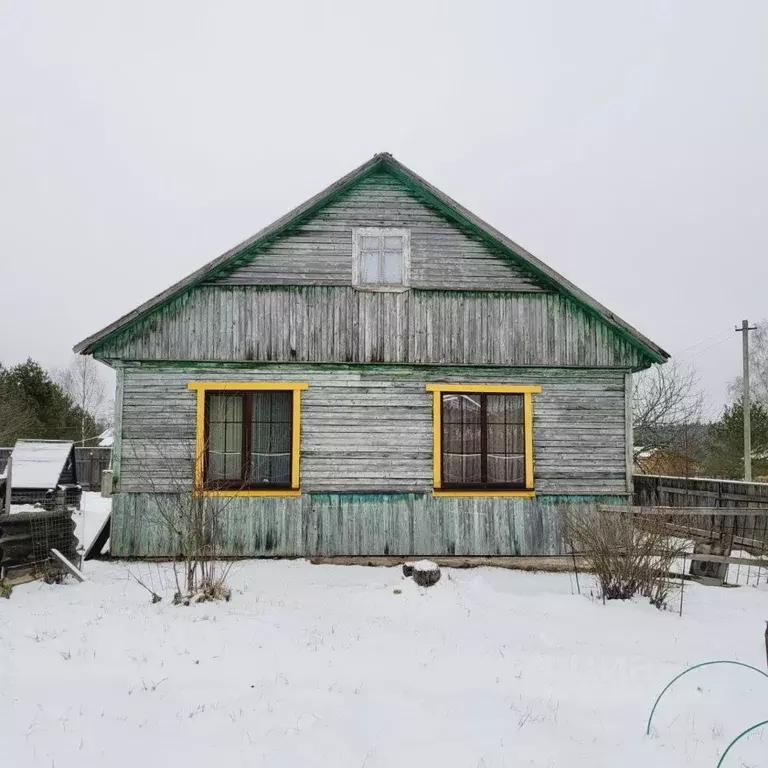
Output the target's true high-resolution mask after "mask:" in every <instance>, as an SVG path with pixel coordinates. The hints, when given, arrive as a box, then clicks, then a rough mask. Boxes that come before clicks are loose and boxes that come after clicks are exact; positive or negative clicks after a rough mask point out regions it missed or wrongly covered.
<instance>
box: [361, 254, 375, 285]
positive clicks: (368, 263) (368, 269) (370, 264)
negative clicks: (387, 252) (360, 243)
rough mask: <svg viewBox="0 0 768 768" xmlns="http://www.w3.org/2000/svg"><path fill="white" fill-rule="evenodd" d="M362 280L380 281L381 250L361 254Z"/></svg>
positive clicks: (365, 281) (364, 281) (369, 281)
mask: <svg viewBox="0 0 768 768" xmlns="http://www.w3.org/2000/svg"><path fill="white" fill-rule="evenodd" d="M360 282H361V283H378V282H380V277H379V252H378V251H376V253H367V252H365V251H363V253H362V254H360Z"/></svg>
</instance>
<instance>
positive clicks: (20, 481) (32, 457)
mask: <svg viewBox="0 0 768 768" xmlns="http://www.w3.org/2000/svg"><path fill="white" fill-rule="evenodd" d="M74 449H75V444H74V443H71V442H69V441H67V440H17V441H16V445H14V446H13V452H12V453H11V460H12V464H11V484H12V485H13V487H14V488H30V489H35V490H49V489H51V488H55V487H56V486H57V485H58V484H59V480H60V479H61V475H62V473H63V472H64V469H65V468H66V466H67V461H69V460H70V459H72V461H73V462H74V453H73V452H74Z"/></svg>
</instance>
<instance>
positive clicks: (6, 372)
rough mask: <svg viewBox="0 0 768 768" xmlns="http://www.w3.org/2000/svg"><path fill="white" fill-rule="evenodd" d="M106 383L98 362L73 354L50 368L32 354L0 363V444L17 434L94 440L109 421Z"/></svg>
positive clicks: (84, 441)
mask: <svg viewBox="0 0 768 768" xmlns="http://www.w3.org/2000/svg"><path fill="white" fill-rule="evenodd" d="M109 406H110V404H109V402H108V399H107V391H106V383H105V381H104V378H103V376H102V374H101V371H100V370H99V367H98V363H96V362H94V360H93V359H92V358H89V357H82V356H80V357H77V358H75V359H74V360H73V361H72V363H71V364H70V366H69V367H68V368H66V369H65V370H62V371H54V372H50V371H47V370H46V369H45V368H43V367H42V366H41V365H40V364H39V363H37V362H35V361H34V360H32V359H31V358H30V359H28V360H27V361H26V362H24V363H19V364H18V365H13V366H10V367H6V366H4V365H3V364H2V363H0V446H13V445H14V443H15V442H16V440H18V439H40V440H72V441H74V442H75V443H78V444H80V445H95V444H96V443H97V439H96V438H97V437H98V435H100V434H101V433H102V432H103V431H104V430H105V429H106V428H107V426H108V425H109V424H110V423H111V409H110V407H109Z"/></svg>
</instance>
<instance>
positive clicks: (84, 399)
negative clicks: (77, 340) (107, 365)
mask: <svg viewBox="0 0 768 768" xmlns="http://www.w3.org/2000/svg"><path fill="white" fill-rule="evenodd" d="M58 379H59V384H60V385H61V388H62V389H63V390H64V392H65V393H66V394H67V395H68V396H69V397H70V399H71V400H72V402H73V403H74V404H75V405H76V406H77V407H78V408H79V409H80V440H81V442H83V443H85V441H86V440H87V439H88V438H89V437H95V435H86V431H87V430H86V421H87V416H88V414H90V415H91V416H92V417H93V418H94V419H95V420H96V421H102V420H103V417H104V415H105V412H106V405H107V387H106V384H105V382H104V378H103V377H102V375H101V370H100V369H99V366H98V363H97V362H96V361H95V360H94V359H93V358H92V357H90V356H86V355H77V356H76V357H74V358H73V359H72V362H71V363H70V364H69V367H68V368H66V369H65V370H63V371H61V372H60V373H59V376H58Z"/></svg>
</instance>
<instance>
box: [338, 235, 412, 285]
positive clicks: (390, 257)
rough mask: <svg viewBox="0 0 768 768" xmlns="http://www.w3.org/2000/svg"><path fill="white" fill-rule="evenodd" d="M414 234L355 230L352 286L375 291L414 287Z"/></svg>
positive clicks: (353, 236) (353, 237)
mask: <svg viewBox="0 0 768 768" xmlns="http://www.w3.org/2000/svg"><path fill="white" fill-rule="evenodd" d="M410 271H411V233H410V231H409V230H407V229H389V228H387V229H384V228H380V227H358V228H355V229H353V230H352V284H353V285H355V286H358V287H359V288H370V289H372V290H384V291H386V290H390V291H392V290H402V289H404V288H407V287H408V285H410V277H411V276H410Z"/></svg>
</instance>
